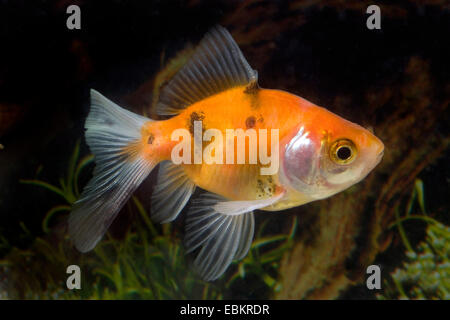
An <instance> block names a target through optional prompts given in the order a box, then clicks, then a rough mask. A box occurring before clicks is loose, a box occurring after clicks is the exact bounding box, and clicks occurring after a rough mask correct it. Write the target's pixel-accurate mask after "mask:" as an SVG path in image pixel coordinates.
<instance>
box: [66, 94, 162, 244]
mask: <svg viewBox="0 0 450 320" xmlns="http://www.w3.org/2000/svg"><path fill="white" fill-rule="evenodd" d="M147 121H151V120H150V119H147V118H145V117H142V116H139V115H136V114H134V113H132V112H130V111H127V110H125V109H122V108H121V107H119V106H118V105H116V104H115V103H113V102H111V101H109V100H108V99H106V98H105V97H103V96H102V95H101V94H100V93H98V92H97V91H95V90H91V111H90V113H89V116H88V118H87V120H86V125H85V128H86V129H87V131H86V141H87V143H88V145H89V147H90V149H91V151H92V152H93V153H94V155H95V161H96V167H95V169H94V173H93V178H92V179H91V180H90V181H89V183H88V185H87V186H86V187H85V188H84V190H83V193H82V194H81V197H80V199H79V200H78V201H77V202H75V204H74V206H73V208H72V212H71V213H70V217H69V234H70V236H71V238H72V239H73V241H74V243H75V246H76V247H77V249H78V250H80V251H82V252H86V251H89V250H91V249H93V248H94V247H95V245H96V244H97V243H98V241H100V239H101V238H102V237H103V235H104V234H105V232H106V230H107V229H108V227H109V226H110V225H111V223H112V221H113V220H114V218H115V217H116V216H117V214H118V213H119V211H120V209H121V208H122V207H123V205H124V204H125V203H126V201H127V200H128V199H129V197H130V196H131V194H132V193H133V192H134V190H135V189H136V188H137V187H138V186H139V185H140V184H141V182H142V181H143V180H144V179H145V178H146V177H147V175H148V174H149V173H150V171H151V170H152V169H153V167H154V166H155V163H153V162H152V161H149V160H147V159H145V158H144V157H142V155H141V154H140V150H139V144H138V143H137V142H138V141H139V139H140V138H141V133H140V130H141V127H142V125H143V124H144V123H145V122H147ZM125 148H126V151H125Z"/></svg>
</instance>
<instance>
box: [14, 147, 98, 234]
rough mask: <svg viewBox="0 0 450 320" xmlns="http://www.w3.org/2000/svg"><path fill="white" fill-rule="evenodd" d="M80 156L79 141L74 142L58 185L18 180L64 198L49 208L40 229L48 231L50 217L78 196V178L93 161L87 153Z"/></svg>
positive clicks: (69, 204)
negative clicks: (60, 202)
mask: <svg viewBox="0 0 450 320" xmlns="http://www.w3.org/2000/svg"><path fill="white" fill-rule="evenodd" d="M79 156H80V141H79V140H78V141H77V142H76V144H75V148H74V151H73V153H72V155H71V157H70V160H69V165H68V168H67V174H66V177H65V178H60V179H59V184H60V185H59V186H56V185H52V184H50V183H48V182H45V181H42V180H38V179H33V180H26V179H23V180H20V182H21V183H24V184H31V185H35V186H39V187H42V188H45V189H47V190H50V191H51V192H53V193H55V194H57V195H59V196H61V197H62V198H63V199H64V200H65V203H64V204H60V205H57V206H54V207H53V208H51V209H50V210H49V211H48V212H47V213H46V214H45V217H44V219H43V220H42V229H43V231H44V232H49V222H50V220H51V218H52V217H53V216H54V215H55V214H56V213H58V212H69V211H70V209H71V206H72V204H73V203H74V202H75V201H76V200H77V199H78V198H79V197H80V192H79V186H78V179H79V176H80V174H81V172H82V170H83V169H84V168H86V167H87V166H88V165H89V164H90V163H92V162H93V160H94V156H93V155H87V156H85V157H83V158H82V159H80V160H79Z"/></svg>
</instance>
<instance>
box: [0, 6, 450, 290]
mask: <svg viewBox="0 0 450 320" xmlns="http://www.w3.org/2000/svg"><path fill="white" fill-rule="evenodd" d="M344 3H345V4H344ZM71 4H78V5H79V6H80V7H81V30H68V29H67V28H66V19H67V17H68V14H66V12H65V11H66V8H67V6H68V5H71ZM368 4H377V5H379V6H380V7H381V15H382V29H381V30H368V29H367V28H366V19H367V17H368V15H367V14H366V13H365V10H364V8H366V7H367V5H368ZM215 24H222V25H224V26H225V27H227V28H228V29H229V30H230V32H231V33H232V34H233V36H234V37H235V38H236V41H237V42H238V44H239V45H240V46H241V49H242V51H243V52H244V55H245V56H246V57H247V60H248V61H249V63H250V65H252V67H253V68H254V69H257V70H258V72H259V79H260V80H259V82H260V85H261V86H262V87H268V88H277V89H284V90H288V91H290V92H293V93H295V94H298V95H301V96H302V97H304V98H306V99H308V100H311V101H312V102H314V103H316V104H319V105H322V106H325V107H327V108H328V109H330V110H331V111H334V112H336V113H338V114H340V115H341V116H343V117H345V118H348V119H349V120H351V121H354V122H358V123H361V124H362V125H365V126H369V125H370V126H375V127H376V126H377V125H378V124H382V123H386V121H387V119H389V118H390V117H391V115H392V114H394V113H397V112H398V106H397V105H395V104H394V103H393V102H391V103H389V102H388V103H386V104H385V105H384V107H383V108H379V109H377V110H376V111H373V110H371V109H370V108H368V107H366V105H365V103H366V98H367V89H368V88H370V89H371V92H380V93H382V92H384V91H385V90H387V89H388V88H390V87H391V86H392V87H394V88H395V84H396V83H398V82H402V81H405V73H404V72H403V71H404V70H405V68H407V67H408V64H409V63H410V61H411V60H410V59H411V57H417V59H421V60H423V61H426V63H427V66H428V68H429V69H428V71H429V74H430V75H431V78H430V81H431V82H432V86H433V96H434V99H436V100H439V101H446V99H447V101H448V95H449V85H448V80H449V79H448V74H449V70H450V63H449V57H450V50H449V41H448V39H449V38H448V37H449V31H450V12H449V8H448V3H447V4H445V1H396V3H395V4H391V1H374V2H370V3H369V2H367V4H365V3H364V2H361V1H348V2H340V1H329V2H327V1H309V2H305V1H291V2H289V1H249V2H241V1H118V0H116V1H42V0H41V1H17V0H16V1H2V2H1V4H0V43H1V49H0V52H1V53H0V57H1V58H0V143H1V144H3V146H4V150H0V234H3V235H4V236H5V237H6V238H7V239H8V240H9V241H10V242H11V243H12V244H13V245H15V246H18V247H26V246H28V245H29V240H24V239H22V238H21V237H19V236H18V234H20V233H21V227H20V226H19V222H21V221H23V222H24V223H25V225H26V226H27V228H28V229H30V231H31V232H32V234H33V235H40V234H41V233H42V230H41V221H42V218H43V214H44V213H45V212H46V211H47V210H48V208H50V207H51V206H52V205H54V204H55V203H56V202H57V200H58V199H57V196H56V195H52V194H51V193H49V192H48V191H46V190H43V189H39V188H35V187H32V186H29V185H24V184H20V183H19V179H31V178H35V177H39V178H40V179H42V180H45V181H57V180H58V179H59V177H61V176H62V175H63V174H64V173H65V170H66V167H67V161H68V158H69V155H70V153H71V152H72V150H73V148H74V145H75V143H76V141H77V140H78V139H81V140H82V149H81V150H82V151H81V153H82V154H83V155H84V154H87V153H88V152H89V150H88V148H87V147H86V145H85V142H84V140H83V123H84V119H85V117H86V115H87V112H88V92H89V89H90V88H95V89H96V90H98V91H100V92H101V93H103V94H104V95H106V96H107V97H108V98H110V99H111V100H113V101H115V102H117V103H119V104H120V105H122V106H124V107H126V108H128V109H132V110H135V111H136V112H142V110H143V109H148V108H149V101H151V92H145V90H144V91H143V90H140V91H137V89H138V88H139V87H140V86H141V85H143V84H145V83H146V82H147V81H149V79H151V78H152V77H153V76H154V74H155V73H156V72H157V71H159V70H160V69H161V68H162V67H163V65H161V57H162V52H163V56H164V58H165V59H167V58H170V57H173V56H174V55H175V54H176V53H177V52H178V51H179V50H182V49H183V48H185V46H186V45H187V44H188V43H194V44H195V43H196V42H197V41H198V40H199V39H200V38H201V37H202V36H203V35H204V33H205V32H206V31H207V30H208V29H209V28H210V27H212V26H213V25H215ZM165 61H166V60H165ZM414 72H416V71H413V73H414ZM417 72H419V73H420V68H419V69H418V71H417ZM136 92H137V93H136ZM381 95H382V94H381ZM431 107H433V106H431ZM445 109H446V107H445ZM406 110H408V109H406ZM400 112H405V115H403V117H407V112H408V111H404V110H403V111H400ZM439 112H440V113H439V114H440V116H439V119H437V120H436V121H435V122H434V124H433V129H432V131H433V132H432V134H433V135H434V136H435V137H437V139H439V138H442V139H444V138H447V137H448V136H449V134H448V126H449V117H448V112H445V113H442V110H441V111H439ZM412 121H416V125H417V126H419V127H420V125H421V123H420V117H417V118H414V119H413V120H412ZM376 133H377V132H376ZM428 133H429V132H428ZM386 134H387V133H386ZM381 138H382V139H383V138H384V137H383V135H381ZM406 139H407V135H406ZM428 142H429V141H428V140H424V141H420V140H416V141H405V144H406V143H408V144H412V143H414V144H415V145H416V147H417V148H421V145H422V144H423V145H424V144H427V143H428ZM388 146H389V145H388ZM391 147H394V148H395V147H396V145H393V146H392V145H391ZM439 159H440V160H439ZM448 161H449V152H448V148H447V151H443V154H442V155H441V157H440V158H438V160H437V162H433V164H432V165H430V166H429V167H427V169H426V170H425V171H423V172H422V173H421V174H422V178H423V179H424V180H425V184H428V185H431V186H432V187H431V188H432V189H428V190H427V198H428V199H430V203H434V202H436V203H443V202H448V200H445V199H446V197H448V190H449V188H448V187H449V178H448V177H449V171H450V170H449V166H448ZM388 177H389V170H385V171H384V173H383V171H382V172H381V173H380V179H385V180H387V179H388ZM87 178H88V177H86V179H87ZM299 212H301V209H300V211H299ZM275 228H276V227H275ZM280 228H281V227H280ZM0 254H1V252H0ZM3 254H5V252H4V253H3ZM355 290H356V289H355ZM352 296H353V297H357V296H358V292H357V291H355V292H353V293H352V294H351V295H350V297H352Z"/></svg>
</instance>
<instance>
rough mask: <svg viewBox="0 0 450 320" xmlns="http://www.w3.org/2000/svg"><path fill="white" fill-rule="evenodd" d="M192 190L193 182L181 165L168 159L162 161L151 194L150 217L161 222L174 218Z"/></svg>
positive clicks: (193, 187) (193, 188)
mask: <svg viewBox="0 0 450 320" xmlns="http://www.w3.org/2000/svg"><path fill="white" fill-rule="evenodd" d="M194 190H195V184H194V183H193V182H192V181H191V180H190V179H189V178H188V177H187V175H186V174H185V172H184V170H183V168H182V167H181V166H179V165H175V164H173V163H172V162H170V161H164V162H162V163H161V164H160V165H159V172H158V183H157V185H156V186H155V189H154V190H153V195H152V213H151V217H152V219H153V220H154V221H155V222H161V223H166V222H170V221H172V220H174V219H175V218H176V217H177V216H178V214H179V213H180V212H181V210H183V208H184V206H185V205H186V203H187V202H188V201H189V198H190V197H191V195H192V193H193V192H194Z"/></svg>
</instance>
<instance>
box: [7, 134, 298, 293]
mask: <svg viewBox="0 0 450 320" xmlns="http://www.w3.org/2000/svg"><path fill="white" fill-rule="evenodd" d="M79 150H80V145H79V142H77V144H76V146H75V148H74V152H73V153H72V155H71V157H70V160H69V165H68V170H67V173H66V176H65V178H62V179H60V186H56V185H53V184H50V183H48V182H46V181H42V180H36V179H34V180H21V181H22V183H25V184H30V185H34V186H38V187H42V188H45V189H47V190H49V191H51V192H53V193H56V194H58V195H60V196H61V198H62V199H63V200H64V203H61V204H58V205H55V206H54V207H53V208H51V209H50V210H48V211H47V213H46V214H45V215H44V219H43V222H42V228H43V230H44V231H45V235H44V236H43V237H37V238H35V239H34V242H33V244H32V245H31V246H30V247H29V248H28V249H19V248H15V247H13V248H10V250H9V253H8V254H7V255H6V256H5V257H4V258H3V259H2V260H0V279H2V278H7V279H8V282H7V283H6V282H5V283H2V282H1V281H0V284H1V285H0V295H1V297H2V298H8V297H10V298H25V299H222V298H224V297H228V296H231V295H230V294H229V292H232V291H233V290H234V287H235V286H237V285H238V280H239V281H241V282H242V281H244V282H245V283H246V285H253V286H255V287H257V288H261V287H264V288H266V289H267V290H264V293H261V294H260V295H259V296H258V297H260V298H268V297H270V295H271V292H272V291H274V290H277V289H278V288H279V284H278V282H277V280H276V279H277V269H278V264H279V262H280V260H281V257H282V256H283V254H284V253H285V251H286V250H288V249H289V248H290V246H291V244H292V239H293V236H294V234H295V230H296V226H297V220H296V218H295V217H294V219H293V223H292V227H291V231H290V232H289V233H288V234H281V235H267V234H265V233H266V232H265V229H266V228H265V227H266V226H267V224H268V223H269V221H270V219H271V218H268V219H266V220H265V221H263V222H262V223H261V225H260V227H259V228H258V231H257V232H256V240H255V241H254V242H253V244H252V246H251V248H250V251H249V253H248V255H247V257H246V258H244V259H243V260H241V261H236V262H234V264H233V267H232V268H231V269H232V270H230V271H229V272H228V273H226V274H225V276H224V277H223V278H222V279H221V280H219V281H216V282H213V283H208V282H205V281H203V280H201V279H200V278H199V277H198V276H197V275H196V274H195V273H194V272H193V271H192V270H191V269H190V268H189V267H187V266H188V265H189V261H188V260H189V258H188V256H186V255H185V252H184V249H183V246H182V243H181V240H180V239H182V234H180V232H179V231H178V230H177V229H176V228H173V227H172V226H171V224H164V225H154V224H153V222H152V221H151V220H150V218H149V214H148V212H147V211H146V210H145V209H144V206H143V205H142V203H141V202H140V201H139V199H138V198H137V197H134V196H133V197H132V198H131V199H132V201H130V202H129V204H128V205H127V210H128V212H129V213H130V214H131V215H132V216H133V221H132V223H131V225H130V226H129V228H128V229H127V230H126V233H125V235H124V236H122V237H121V238H119V239H117V238H113V237H112V236H111V235H110V234H107V235H106V237H105V239H103V240H102V241H101V242H100V243H99V244H98V245H97V247H96V248H95V249H94V250H93V251H92V252H90V253H87V254H81V253H79V252H77V251H76V249H74V248H73V246H72V244H71V242H70V239H69V238H68V236H67V232H66V231H65V229H64V228H63V229H61V227H60V226H56V227H55V226H53V227H51V222H52V221H53V219H54V216H55V214H56V213H59V214H61V215H64V214H65V215H66V216H67V213H68V212H69V211H70V208H71V204H72V203H73V202H75V201H76V199H77V198H78V197H79V195H80V193H79V186H78V180H79V176H80V174H81V172H82V171H83V169H84V168H86V167H87V165H88V164H90V163H92V161H93V157H92V156H91V155H89V156H86V157H83V158H81V159H80V158H79ZM22 229H23V230H24V233H27V234H28V236H29V237H32V235H31V234H29V232H28V231H27V229H26V227H25V225H24V224H22ZM0 245H1V246H9V244H8V242H7V239H3V238H1V239H0ZM72 264H76V265H78V266H79V267H80V269H81V270H82V288H81V290H68V289H66V283H65V282H66V279H67V276H68V275H67V274H66V272H65V271H66V268H67V267H68V266H69V265H72ZM233 268H234V270H235V271H234V272H233ZM249 279H251V280H249Z"/></svg>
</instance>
